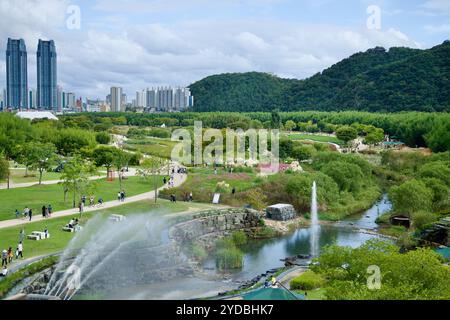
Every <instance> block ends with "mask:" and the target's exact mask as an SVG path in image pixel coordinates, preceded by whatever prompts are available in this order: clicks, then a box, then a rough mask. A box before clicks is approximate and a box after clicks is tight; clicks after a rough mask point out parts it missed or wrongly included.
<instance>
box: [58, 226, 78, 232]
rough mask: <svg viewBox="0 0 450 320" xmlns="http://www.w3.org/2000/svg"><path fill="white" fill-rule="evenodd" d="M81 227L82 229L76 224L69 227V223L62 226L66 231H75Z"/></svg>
mask: <svg viewBox="0 0 450 320" xmlns="http://www.w3.org/2000/svg"><path fill="white" fill-rule="evenodd" d="M81 229H82V227H81V226H78V225H76V226H74V227H69V225H66V226H65V227H63V228H62V230H63V231H66V232H77V231H80V230H81Z"/></svg>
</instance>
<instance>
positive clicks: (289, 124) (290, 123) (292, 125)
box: [284, 120, 297, 131]
mask: <svg viewBox="0 0 450 320" xmlns="http://www.w3.org/2000/svg"><path fill="white" fill-rule="evenodd" d="M296 126H297V125H296V124H295V122H294V121H292V120H288V121H286V123H285V124H284V128H285V129H286V130H287V131H292V130H294V129H295V127H296Z"/></svg>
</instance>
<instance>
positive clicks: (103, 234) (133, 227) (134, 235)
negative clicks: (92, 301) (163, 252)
mask: <svg viewBox="0 0 450 320" xmlns="http://www.w3.org/2000/svg"><path fill="white" fill-rule="evenodd" d="M155 216H159V218H155ZM165 229H167V222H166V221H165V220H164V219H162V218H160V215H158V214H149V213H147V214H139V215H133V216H128V217H127V219H126V220H123V221H120V222H114V221H110V220H108V219H105V217H104V216H101V215H98V216H96V217H94V218H92V219H90V220H89V221H88V222H87V224H86V225H85V226H84V228H83V229H82V230H81V231H79V232H78V233H77V234H76V236H75V237H74V238H73V239H72V241H71V242H70V243H69V245H68V247H67V248H66V250H65V251H64V253H63V254H62V256H61V258H60V261H59V263H58V265H57V266H56V269H55V272H53V274H52V276H51V278H50V281H49V283H48V284H47V287H46V290H45V294H46V295H53V296H58V297H60V298H61V299H64V300H65V299H71V298H72V297H73V296H74V295H75V294H76V293H77V292H78V290H79V289H80V288H83V287H84V286H85V285H86V284H90V285H93V284H94V286H95V282H96V280H98V279H100V281H101V282H102V283H103V284H104V283H111V284H114V283H115V282H118V281H119V279H120V281H121V282H126V281H134V280H135V279H137V278H138V276H139V275H138V274H136V273H139V274H142V273H143V272H144V271H143V270H141V269H143V268H145V266H147V265H154V264H155V259H158V257H157V256H156V255H144V256H142V254H141V256H139V253H138V251H139V250H141V251H142V250H148V248H157V247H158V246H161V245H162V243H161V241H162V240H161V239H162V237H161V234H162V231H163V230H165Z"/></svg>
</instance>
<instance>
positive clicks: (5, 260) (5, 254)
mask: <svg viewBox="0 0 450 320" xmlns="http://www.w3.org/2000/svg"><path fill="white" fill-rule="evenodd" d="M7 265H8V251H6V249H3V251H2V267H3V266H7Z"/></svg>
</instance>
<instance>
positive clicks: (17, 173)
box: [0, 168, 61, 183]
mask: <svg viewBox="0 0 450 320" xmlns="http://www.w3.org/2000/svg"><path fill="white" fill-rule="evenodd" d="M10 172H11V175H10V181H12V182H13V183H25V182H36V183H38V182H39V172H34V171H30V170H29V171H28V175H27V176H26V177H25V169H21V168H11V169H10ZM60 177H61V173H58V172H44V173H43V174H42V181H49V180H59V179H60ZM0 182H3V183H5V182H6V180H2V181H0Z"/></svg>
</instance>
